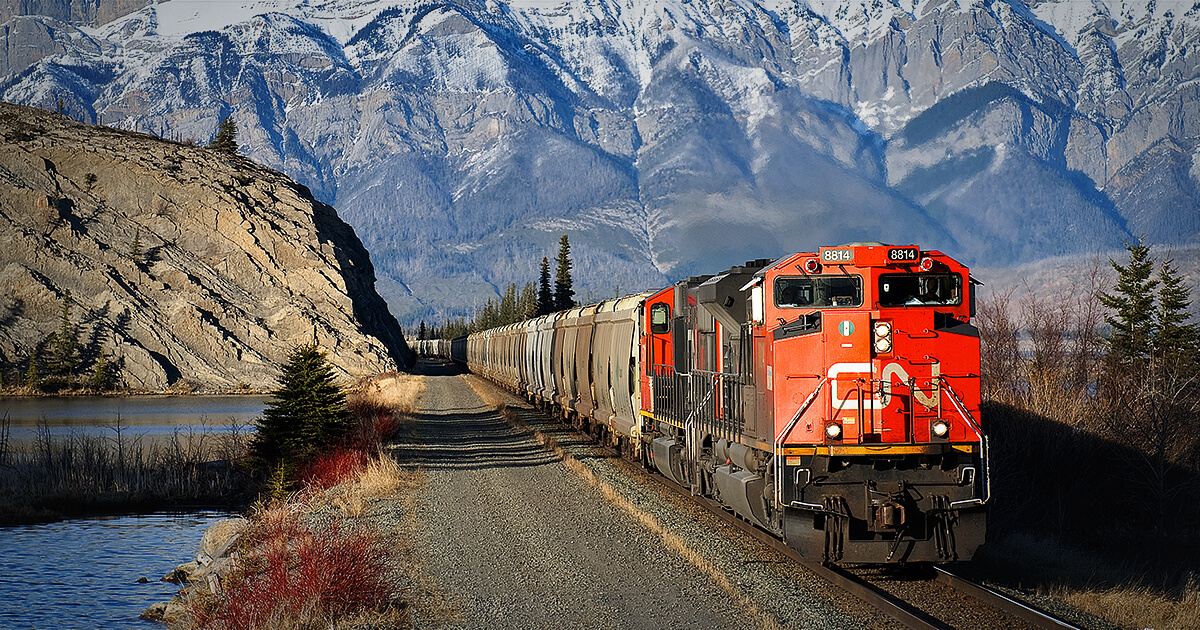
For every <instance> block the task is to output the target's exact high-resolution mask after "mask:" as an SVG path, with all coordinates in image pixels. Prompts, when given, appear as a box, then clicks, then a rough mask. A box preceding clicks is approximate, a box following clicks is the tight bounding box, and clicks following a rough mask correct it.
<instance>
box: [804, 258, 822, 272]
mask: <svg viewBox="0 0 1200 630" xmlns="http://www.w3.org/2000/svg"><path fill="white" fill-rule="evenodd" d="M804 270H805V271H807V272H808V273H817V272H818V271H820V270H821V263H819V262H817V259H816V258H809V259H808V260H806V261H804Z"/></svg>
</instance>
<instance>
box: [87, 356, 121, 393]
mask: <svg viewBox="0 0 1200 630" xmlns="http://www.w3.org/2000/svg"><path fill="white" fill-rule="evenodd" d="M114 376H115V375H114V374H113V368H112V364H111V363H109V361H108V353H106V352H105V351H104V350H103V349H101V350H100V356H98V357H96V363H95V365H93V366H92V375H91V377H89V378H88V386H89V387H91V388H92V389H94V390H96V391H98V392H107V391H109V390H111V389H112V387H113V381H114V380H115V379H114V378H113V377H114Z"/></svg>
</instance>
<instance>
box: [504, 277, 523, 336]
mask: <svg viewBox="0 0 1200 630" xmlns="http://www.w3.org/2000/svg"><path fill="white" fill-rule="evenodd" d="M518 321H520V319H519V318H518V317H517V283H515V282H509V283H508V287H507V288H505V289H504V297H503V298H501V300H500V325H501V326H507V325H509V324H512V323H516V322H518Z"/></svg>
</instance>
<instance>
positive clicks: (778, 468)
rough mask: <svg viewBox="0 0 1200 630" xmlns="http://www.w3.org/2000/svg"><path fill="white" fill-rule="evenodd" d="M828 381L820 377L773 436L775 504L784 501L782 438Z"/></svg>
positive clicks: (789, 431)
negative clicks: (781, 428)
mask: <svg viewBox="0 0 1200 630" xmlns="http://www.w3.org/2000/svg"><path fill="white" fill-rule="evenodd" d="M828 382H829V377H828V376H826V377H824V378H822V379H821V382H820V383H817V388H816V389H814V390H813V392H812V393H811V394H809V395H808V398H806V399H805V400H804V403H803V404H802V405H800V408H799V409H797V410H796V415H794V416H792V419H791V421H790V422H788V423H787V426H786V427H784V428H783V431H780V432H779V435H776V436H775V444H774V448H773V450H774V457H773V459H774V460H775V504H776V505H784V502H783V468H784V466H783V440H784V438H786V437H787V436H788V434H789V433H791V432H792V429H793V428H794V427H795V426H796V423H797V422H799V421H800V417H801V416H803V415H804V412H806V411H808V408H809V407H811V406H812V404H813V401H815V400H816V399H817V395H818V394H820V393H821V388H823V387H825V383H828Z"/></svg>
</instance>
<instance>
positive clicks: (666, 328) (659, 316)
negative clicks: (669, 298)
mask: <svg viewBox="0 0 1200 630" xmlns="http://www.w3.org/2000/svg"><path fill="white" fill-rule="evenodd" d="M650 332H651V333H652V334H655V335H661V334H663V333H667V332H671V307H670V306H668V305H667V303H666V302H659V303H657V304H654V305H652V306H651V307H650Z"/></svg>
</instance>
